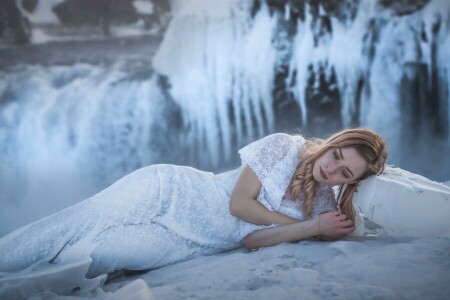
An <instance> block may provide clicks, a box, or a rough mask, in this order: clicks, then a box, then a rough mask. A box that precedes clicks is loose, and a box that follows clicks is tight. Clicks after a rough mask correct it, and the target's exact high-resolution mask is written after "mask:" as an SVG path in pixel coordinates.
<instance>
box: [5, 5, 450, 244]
mask: <svg viewBox="0 0 450 300" xmlns="http://www.w3.org/2000/svg"><path fill="white" fill-rule="evenodd" d="M449 87H450V2H449V1H447V0H402V1H394V0H376V1H375V0H345V1H332V0H120V1H113V0H2V1H1V2H0V207H1V209H0V237H1V236H3V235H5V234H6V233H8V232H10V231H12V230H13V229H15V228H18V227H20V226H22V225H24V224H27V223H29V222H32V221H34V220H37V219H39V218H41V217H44V216H47V215H49V214H51V213H54V212H56V211H58V210H60V209H62V208H64V207H67V206H69V205H71V204H74V203H76V202H78V201H81V200H83V199H85V198H87V197H89V196H91V195H93V194H95V193H96V192H98V191H100V190H101V189H103V188H105V187H107V186H108V185H110V184H111V183H113V182H114V181H116V180H117V179H119V178H120V177H122V176H124V175H126V174H128V173H130V172H132V171H134V170H136V169H138V168H140V167H143V166H146V165H149V164H154V163H173V164H183V165H190V166H193V167H197V168H200V169H202V170H207V171H213V172H221V171H225V170H229V169H231V168H234V167H236V166H238V164H239V157H238V155H237V150H238V149H239V148H241V147H242V146H244V145H245V144H247V143H249V142H251V141H253V140H256V139H258V138H260V137H262V136H265V135H267V134H269V133H273V132H287V133H292V134H299V133H300V134H304V135H305V136H307V137H313V136H315V137H321V138H325V137H327V136H328V135H329V134H330V133H333V132H335V131H337V130H339V129H342V128H347V127H356V126H362V127H367V128H371V129H374V130H376V131H378V132H379V133H381V134H382V135H383V136H384V137H385V139H386V141H387V143H388V148H389V151H390V154H389V155H390V156H389V163H390V164H393V165H396V166H399V167H401V168H403V169H406V170H409V171H412V172H415V173H418V174H421V175H423V176H426V177H428V178H430V179H432V180H435V181H439V182H443V181H448V180H449V179H450V151H449V150H450V129H449V127H450V109H449V104H450V90H449Z"/></svg>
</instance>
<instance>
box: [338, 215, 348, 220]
mask: <svg viewBox="0 0 450 300" xmlns="http://www.w3.org/2000/svg"><path fill="white" fill-rule="evenodd" d="M337 218H338V220H339V221H344V220H347V219H348V218H347V216H346V215H344V214H339V215H337Z"/></svg>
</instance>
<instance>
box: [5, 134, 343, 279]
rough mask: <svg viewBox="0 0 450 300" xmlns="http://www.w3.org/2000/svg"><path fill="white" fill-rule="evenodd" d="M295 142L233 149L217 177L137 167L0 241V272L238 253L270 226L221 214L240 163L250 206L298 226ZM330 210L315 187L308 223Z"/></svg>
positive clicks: (280, 137)
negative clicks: (250, 179)
mask: <svg viewBox="0 0 450 300" xmlns="http://www.w3.org/2000/svg"><path fill="white" fill-rule="evenodd" d="M303 144H304V139H303V138H302V137H301V136H291V135H287V134H272V135H269V136H267V137H265V138H263V139H260V140H258V141H256V142H254V143H252V144H250V145H248V146H246V147H244V148H243V149H241V150H240V155H241V158H242V166H241V167H239V168H237V169H235V170H233V171H230V172H226V173H222V174H218V175H215V174H213V173H210V172H203V171H199V170H197V169H194V168H191V167H184V166H175V165H152V166H148V167H145V168H142V169H139V170H137V171H135V172H133V173H131V174H129V175H127V176H125V177H123V178H122V179H120V180H119V181H117V182H116V183H114V184H113V185H111V186H110V187H108V188H107V189H105V190H103V191H102V192H100V193H98V194H97V195H95V196H93V197H91V198H89V199H86V200H85V201H83V202H80V203H78V204H76V205H74V206H71V207H69V208H66V209H64V210H62V211H60V212H58V213H56V214H54V215H51V216H49V217H46V218H44V219H41V220H39V221H37V222H34V223H32V224H29V225H27V226H25V227H22V228H20V229H18V230H16V231H14V232H12V233H10V234H9V235H7V236H5V237H4V238H2V239H0V253H1V256H0V272H15V271H18V270H21V269H24V268H26V267H28V266H30V265H32V264H33V263H35V262H38V261H51V262H53V263H64V262H71V261H74V260H77V259H81V258H82V257H86V256H91V258H92V260H93V262H92V264H91V266H90V268H89V272H88V276H96V275H98V274H103V273H108V272H112V271H114V270H118V269H134V270H142V269H152V268H156V267H160V266H164V265H167V264H170V263H173V262H176V261H179V260H184V259H187V258H190V257H194V256H198V255H205V254H211V253H215V252H219V251H223V250H227V249H232V248H236V247H239V245H240V244H239V241H240V240H241V239H242V238H243V237H245V236H246V235H247V234H249V233H250V232H252V231H254V230H258V229H262V228H268V227H272V226H276V225H272V226H258V225H254V224H249V223H247V222H244V221H242V220H239V219H237V218H235V217H233V216H231V215H230V214H229V211H228V205H229V200H230V196H231V192H232V190H233V187H234V185H235V182H236V180H237V178H238V176H239V174H240V172H241V171H242V168H243V166H245V165H246V164H248V165H249V166H250V167H251V168H252V170H253V171H254V172H255V173H256V175H257V176H258V178H259V179H260V181H261V183H262V188H261V192H260V194H259V196H258V201H260V202H261V203H263V204H264V205H265V206H266V207H267V208H269V209H270V210H277V211H280V212H282V213H285V214H287V215H289V216H291V217H294V218H297V219H298V220H305V219H306V218H305V216H303V214H302V213H301V210H300V206H301V201H302V199H301V198H300V199H297V200H296V201H292V200H290V199H289V198H288V197H287V194H286V190H287V186H288V184H289V182H290V179H291V177H292V175H293V173H294V170H295V168H296V166H297V165H298V163H299V154H300V153H301V149H302V147H303ZM335 208H336V206H335V202H334V196H333V192H332V189H331V187H329V186H320V187H319V188H318V191H317V193H316V199H315V202H314V211H313V214H312V216H311V217H314V216H316V215H317V214H319V213H321V212H324V211H329V210H333V209H335ZM0 277H1V276H0Z"/></svg>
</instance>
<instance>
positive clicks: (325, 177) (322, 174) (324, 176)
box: [319, 168, 328, 180]
mask: <svg viewBox="0 0 450 300" xmlns="http://www.w3.org/2000/svg"><path fill="white" fill-rule="evenodd" d="M319 169H320V176H322V178H323V179H325V180H326V179H328V177H327V176H326V175H325V173H324V172H323V171H322V168H319Z"/></svg>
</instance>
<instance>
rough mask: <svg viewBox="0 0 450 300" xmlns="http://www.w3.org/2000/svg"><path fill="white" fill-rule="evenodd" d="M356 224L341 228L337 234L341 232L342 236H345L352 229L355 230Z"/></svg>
mask: <svg viewBox="0 0 450 300" xmlns="http://www.w3.org/2000/svg"><path fill="white" fill-rule="evenodd" d="M355 229H356V226H351V227H346V228H342V229H340V230H339V231H338V233H339V234H342V235H343V236H346V235H347V234H350V233H352V232H353V231H355Z"/></svg>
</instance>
